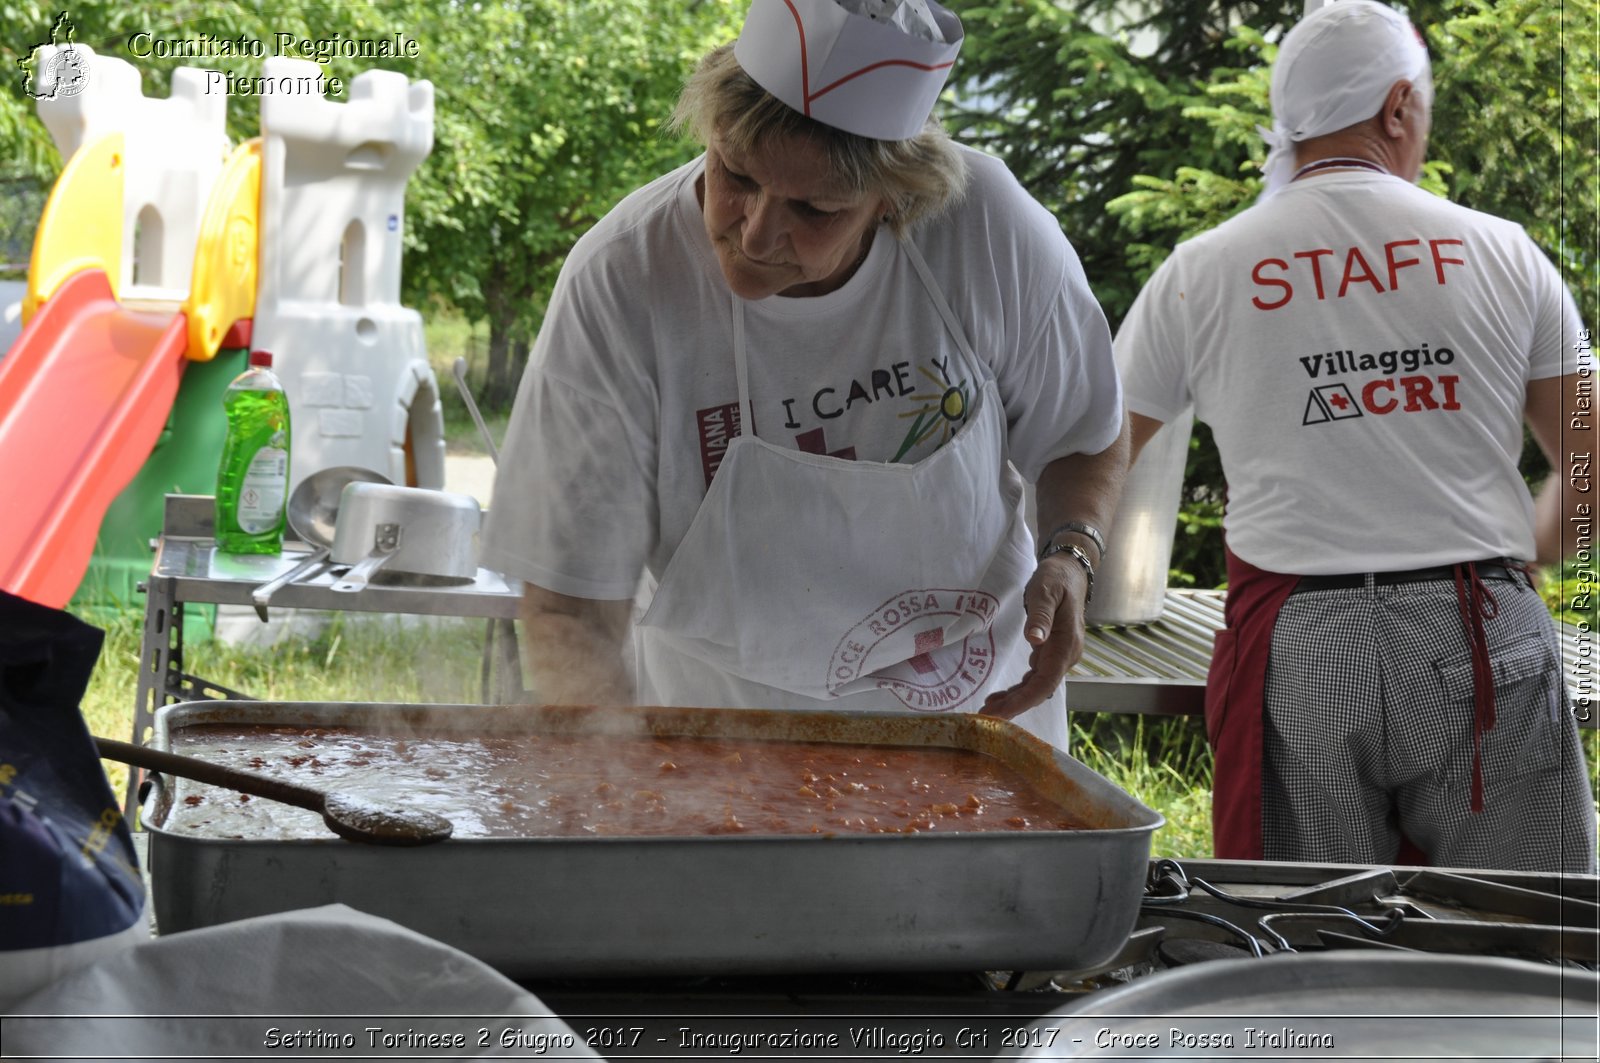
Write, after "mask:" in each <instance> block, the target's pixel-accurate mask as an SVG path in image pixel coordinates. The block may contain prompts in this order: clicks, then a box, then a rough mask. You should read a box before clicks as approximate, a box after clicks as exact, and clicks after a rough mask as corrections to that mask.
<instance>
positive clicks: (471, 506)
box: [329, 483, 482, 591]
mask: <svg viewBox="0 0 1600 1063" xmlns="http://www.w3.org/2000/svg"><path fill="white" fill-rule="evenodd" d="M481 519H482V511H481V510H480V509H479V508H478V500H477V499H475V498H473V497H472V496H471V495H463V494H456V493H454V492H450V491H434V490H430V489H427V488H421V487H398V486H396V485H394V484H378V483H352V484H349V485H348V486H346V487H345V489H344V493H343V494H342V495H341V496H340V499H339V516H338V520H337V522H336V524H335V526H334V533H333V549H332V551H331V552H330V554H329V558H330V559H331V560H332V561H333V563H334V564H336V565H350V566H352V567H351V568H350V571H349V572H348V573H346V574H345V575H344V577H343V578H342V579H339V580H337V581H336V582H335V583H334V585H333V589H334V590H336V591H358V590H361V589H362V588H363V587H365V586H366V585H367V581H368V580H369V579H371V578H372V577H373V576H374V575H376V574H377V573H378V571H379V570H380V569H381V570H384V571H387V572H391V573H395V572H398V573H405V574H407V575H412V576H430V577H434V578H438V579H444V580H455V581H462V582H467V581H471V580H473V579H475V578H476V577H477V575H478V525H479V523H480V521H481Z"/></svg>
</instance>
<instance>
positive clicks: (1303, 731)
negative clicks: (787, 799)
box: [1262, 576, 1595, 874]
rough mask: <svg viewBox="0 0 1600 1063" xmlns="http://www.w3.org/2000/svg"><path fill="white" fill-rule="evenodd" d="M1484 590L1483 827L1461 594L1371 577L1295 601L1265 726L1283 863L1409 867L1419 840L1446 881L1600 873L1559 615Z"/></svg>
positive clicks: (1534, 600) (1271, 674)
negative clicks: (1471, 872) (1455, 875)
mask: <svg viewBox="0 0 1600 1063" xmlns="http://www.w3.org/2000/svg"><path fill="white" fill-rule="evenodd" d="M1484 586H1486V587H1487V588H1488V589H1489V591H1490V592H1491V593H1492V594H1493V595H1494V598H1495V602H1496V604H1497V607H1498V608H1497V609H1496V610H1494V612H1495V615H1494V616H1493V617H1491V618H1488V619H1485V621H1484V629H1485V633H1486V635H1487V638H1488V645H1489V657H1490V661H1491V662H1492V667H1493V671H1494V688H1495V689H1494V709H1495V723H1494V727H1493V728H1492V729H1490V730H1488V731H1485V732H1484V734H1483V742H1482V773H1483V785H1484V809H1483V811H1482V812H1478V813H1473V812H1472V811H1471V809H1470V801H1471V788H1472V764H1473V737H1472V732H1473V679H1472V658H1471V651H1470V646H1469V644H1468V640H1467V635H1466V633H1465V631H1464V630H1463V626H1462V619H1461V614H1460V612H1459V609H1458V605H1457V600H1456V588H1455V583H1454V582H1453V581H1451V580H1430V581H1426V582H1419V583H1408V584H1398V585H1375V584H1374V582H1373V580H1372V577H1371V576H1368V577H1367V581H1366V586H1364V587H1353V588H1347V589H1319V590H1307V591H1299V592H1296V593H1295V594H1292V595H1290V597H1289V599H1288V601H1287V602H1285V603H1284V606H1283V609H1282V611H1281V612H1280V613H1279V614H1278V621H1277V626H1276V627H1275V628H1274V630H1273V635H1272V656H1271V660H1270V663H1269V665H1268V669H1267V688H1266V708H1265V718H1264V719H1263V721H1262V725H1263V731H1264V738H1263V741H1264V746H1263V758H1264V761H1263V765H1262V771H1263V778H1262V806H1263V807H1262V823H1263V829H1264V832H1265V838H1264V854H1265V856H1266V857H1267V858H1268V859H1270V860H1300V861H1306V860H1317V861H1329V862H1335V863H1356V864H1386V863H1394V862H1395V859H1396V856H1397V853H1398V851H1399V847H1400V835H1401V832H1402V831H1404V833H1405V835H1406V837H1408V838H1410V839H1411V841H1412V842H1413V843H1415V844H1416V845H1417V846H1418V847H1419V848H1421V849H1422V851H1423V852H1425V853H1427V854H1428V858H1429V861H1430V862H1431V863H1432V864H1433V865H1434V866H1437V867H1455V868H1483V869H1504V870H1541V871H1567V872H1583V873H1589V874H1593V873H1594V872H1595V801H1594V794H1593V793H1591V791H1590V786H1589V782H1588V774H1587V772H1586V771H1585V768H1584V762H1583V749H1582V747H1581V746H1580V744H1579V741H1578V729H1577V722H1576V721H1575V720H1574V719H1573V717H1572V713H1571V712H1570V711H1569V702H1568V695H1567V689H1566V683H1565V681H1564V679H1563V676H1562V670H1561V662H1560V656H1559V654H1558V652H1557V647H1558V646H1559V643H1558V641H1557V636H1556V634H1555V630H1554V626H1553V625H1552V623H1551V620H1550V615H1549V612H1548V611H1547V610H1546V608H1545V605H1544V603H1543V602H1542V601H1541V600H1540V599H1539V595H1538V593H1537V592H1536V591H1534V590H1533V588H1532V587H1530V586H1528V585H1527V583H1526V582H1525V581H1523V579H1522V578H1521V577H1520V576H1518V577H1517V578H1516V579H1515V580H1514V581H1512V580H1503V579H1492V580H1486V581H1485V583H1484Z"/></svg>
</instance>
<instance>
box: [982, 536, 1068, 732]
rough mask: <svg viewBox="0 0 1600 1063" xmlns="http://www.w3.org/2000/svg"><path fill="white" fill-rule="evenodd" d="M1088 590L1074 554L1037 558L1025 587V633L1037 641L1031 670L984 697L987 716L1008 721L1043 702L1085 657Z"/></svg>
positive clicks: (984, 708)
mask: <svg viewBox="0 0 1600 1063" xmlns="http://www.w3.org/2000/svg"><path fill="white" fill-rule="evenodd" d="M1088 594H1089V574H1088V573H1087V572H1085V571H1084V569H1083V566H1082V565H1081V564H1079V563H1078V560H1077V558H1075V557H1073V556H1072V555H1071V554H1070V553H1059V554H1052V555H1051V556H1050V557H1047V558H1045V559H1044V560H1043V561H1041V562H1039V567H1038V568H1036V569H1034V572H1033V576H1032V578H1030V579H1029V580H1028V586H1027V588H1026V589H1024V591H1023V592H1022V604H1023V608H1024V609H1026V610H1027V619H1026V620H1025V621H1024V622H1023V628H1022V636H1023V638H1025V639H1027V640H1028V642H1029V644H1030V645H1032V646H1033V653H1032V655H1030V656H1029V658H1028V671H1027V672H1026V673H1025V674H1024V675H1023V677H1022V678H1021V679H1020V680H1019V681H1018V682H1017V684H1016V685H1015V686H1013V687H1011V688H1010V689H1008V690H1000V691H996V692H995V693H993V694H990V695H989V696H988V697H987V698H986V699H984V702H983V709H982V710H981V711H982V713H983V715H985V716H997V717H999V718H1000V719H1002V720H1009V719H1011V718H1012V717H1014V716H1016V715H1018V714H1019V713H1022V712H1026V711H1027V710H1029V709H1031V708H1033V707H1034V706H1035V705H1040V704H1043V703H1044V702H1045V701H1046V700H1047V699H1049V697H1050V695H1052V694H1054V693H1055V692H1056V689H1057V688H1058V687H1060V686H1061V684H1062V683H1063V682H1065V681H1066V678H1067V672H1068V670H1070V669H1071V668H1072V666H1073V665H1075V664H1077V663H1078V658H1080V657H1082V656H1083V637H1084V635H1083V632H1084V622H1083V613H1084V605H1085V600H1086V599H1087V597H1088Z"/></svg>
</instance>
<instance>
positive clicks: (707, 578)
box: [634, 241, 1067, 749]
mask: <svg viewBox="0 0 1600 1063" xmlns="http://www.w3.org/2000/svg"><path fill="white" fill-rule="evenodd" d="M900 246H901V247H902V248H904V250H905V252H906V254H907V256H908V257H909V259H910V261H911V264H912V266H913V267H914V268H915V269H916V272H917V275H918V277H919V278H920V279H921V281H922V284H923V287H924V288H925V289H926V290H927V292H928V295H929V297H930V298H931V299H932V301H933V304H934V306H935V308H936V309H937V310H938V312H939V316H940V317H941V318H943V320H944V323H945V326H946V328H948V329H949V331H950V334H951V335H952V336H953V337H954V338H955V341H956V344H957V346H959V347H960V349H961V351H962V353H963V354H964V355H965V356H966V357H967V359H968V361H969V362H970V363H971V364H972V365H974V366H979V367H982V366H984V364H985V363H983V362H982V361H980V360H979V359H978V358H977V357H976V356H975V355H974V354H973V351H972V346H971V344H970V343H969V342H968V340H967V337H966V333H965V332H964V331H963V330H962V328H961V325H960V323H959V322H958V321H957V320H956V318H955V314H954V313H953V312H952V311H951V309H950V307H949V304H948V303H947V302H946V301H945V298H944V295H943V293H942V292H940V290H939V288H938V285H937V284H936V283H935V282H934V279H933V276H932V274H931V273H930V272H929V270H928V267H927V264H926V263H925V262H924V261H923V259H922V255H921V253H920V252H918V251H917V249H916V247H915V246H914V245H912V244H911V243H910V242H905V241H902V242H900ZM733 353H734V366H735V371H736V373H737V376H738V382H739V411H740V421H739V425H740V432H739V435H738V436H737V437H736V438H735V439H734V440H732V442H731V443H730V444H729V445H728V449H727V452H726V454H725V455H724V456H723V460H722V464H721V466H720V467H719V468H718V470H717V474H716V476H715V477H713V478H712V481H711V487H710V489H709V490H708V491H707V492H706V497H705V499H704V500H703V501H702V502H701V503H700V508H699V510H698V511H697V512H696V514H695V518H694V521H693V522H692V523H691V524H690V526H689V530H688V532H687V533H686V534H685V536H684V539H683V542H682V543H681V544H680V545H679V547H678V550H677V552H676V553H675V554H674V555H673V557H672V560H671V561H670V562H669V563H668V565H667V569H666V571H665V572H664V573H663V574H662V577H661V583H660V586H659V587H657V588H656V592H655V596H654V598H653V600H652V601H651V603H650V606H649V608H648V609H647V610H646V611H645V614H644V616H643V617H642V618H641V619H640V621H639V624H638V626H637V627H636V628H635V644H634V648H635V655H636V656H635V660H636V666H637V669H638V677H637V682H638V691H639V701H640V703H641V704H646V705H693V706H707V707H734V708H737V707H750V708H771V709H824V710H846V711H876V712H881V711H888V710H905V709H912V710H916V711H919V712H953V711H959V712H977V711H978V710H979V709H981V708H982V707H983V700H984V698H985V697H986V696H987V695H988V694H990V693H992V692H994V691H997V690H1004V689H1005V688H1007V687H1008V686H1011V685H1012V684H1013V683H1015V682H1017V681H1018V680H1019V679H1020V678H1021V677H1022V675H1023V674H1024V673H1025V672H1026V671H1027V667H1028V657H1029V654H1030V653H1031V652H1032V647H1031V646H1029V644H1028V643H1027V641H1026V640H1025V639H1024V638H1023V637H1022V623H1023V619H1024V611H1023V605H1022V590H1023V587H1024V585H1025V584H1026V583H1027V580H1028V578H1029V576H1030V575H1032V573H1033V570H1034V559H1033V553H1032V545H1033V540H1032V536H1031V534H1030V533H1029V531H1028V527H1027V521H1026V517H1025V515H1024V507H1023V482H1022V478H1021V476H1020V475H1018V473H1017V471H1016V470H1015V468H1013V467H1012V466H1011V465H1010V463H1009V462H1007V460H1006V446H1005V411H1004V409H1003V407H1002V406H1001V403H1000V397H999V394H998V392H997V390H996V386H995V382H994V378H993V374H992V373H988V374H986V376H985V379H984V381H983V385H982V387H981V389H980V390H979V392H978V396H977V401H976V404H975V406H974V408H973V411H972V413H971V414H970V416H969V417H968V419H967V423H966V424H965V425H964V426H963V427H962V428H961V430H960V431H959V432H957V433H956V435H955V437H954V438H953V439H952V440H951V441H950V442H949V443H947V444H945V445H944V446H943V447H941V448H940V449H939V450H937V451H935V452H934V453H933V454H931V455H930V456H929V457H927V458H926V459H924V460H922V461H920V462H918V463H916V464H915V465H902V464H879V463H875V462H865V461H851V460H847V459H843V458H834V457H830V456H828V455H825V454H808V453H804V452H802V451H798V450H791V449H788V448H785V447H778V446H774V445H772V444H771V443H768V442H766V441H765V440H762V439H759V438H757V437H756V436H755V435H754V434H752V433H751V432H750V431H749V430H748V426H749V425H751V424H752V423H753V421H752V419H751V412H750V385H749V374H748V371H747V366H748V363H747V360H746V350H745V336H744V307H743V303H742V301H741V300H740V299H739V298H738V297H737V296H735V297H734V298H733ZM1015 722H1016V723H1018V724H1020V725H1022V726H1023V727H1025V728H1027V729H1028V730H1029V731H1031V732H1032V733H1033V734H1035V735H1037V736H1038V737H1040V738H1042V739H1044V740H1045V741H1047V742H1049V743H1051V744H1053V745H1055V746H1057V747H1058V748H1060V749H1066V748H1067V715H1066V695H1065V692H1064V690H1061V689H1058V690H1057V691H1056V692H1055V694H1054V695H1053V696H1052V697H1051V699H1050V700H1049V701H1047V702H1045V703H1044V704H1042V705H1039V706H1036V707H1035V708H1033V709H1030V710H1028V711H1027V712H1025V713H1023V714H1022V715H1021V716H1018V717H1017V718H1016V721H1015Z"/></svg>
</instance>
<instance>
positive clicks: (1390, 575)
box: [1294, 561, 1521, 594]
mask: <svg viewBox="0 0 1600 1063" xmlns="http://www.w3.org/2000/svg"><path fill="white" fill-rule="evenodd" d="M1477 567H1478V578H1479V579H1498V580H1513V581H1514V580H1516V579H1517V578H1518V573H1519V572H1520V571H1521V570H1520V569H1519V568H1514V567H1512V566H1511V565H1510V564H1507V563H1506V562H1505V561H1479V562H1477ZM1368 575H1370V576H1372V582H1373V583H1374V584H1376V585H1377V586H1379V587H1393V586H1395V585H1396V584H1401V583H1426V582H1428V581H1430V580H1451V581H1454V580H1455V578H1456V571H1455V566H1454V565H1435V566H1433V567H1431V568H1413V569H1407V570H1405V571H1403V572H1372V573H1367V572H1342V573H1338V574H1336V575H1331V576H1301V577H1300V582H1299V583H1297V584H1295V588H1294V593H1296V594H1299V593H1300V592H1301V591H1333V590H1347V589H1352V588H1356V587H1365V586H1366V585H1367V576H1368Z"/></svg>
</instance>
